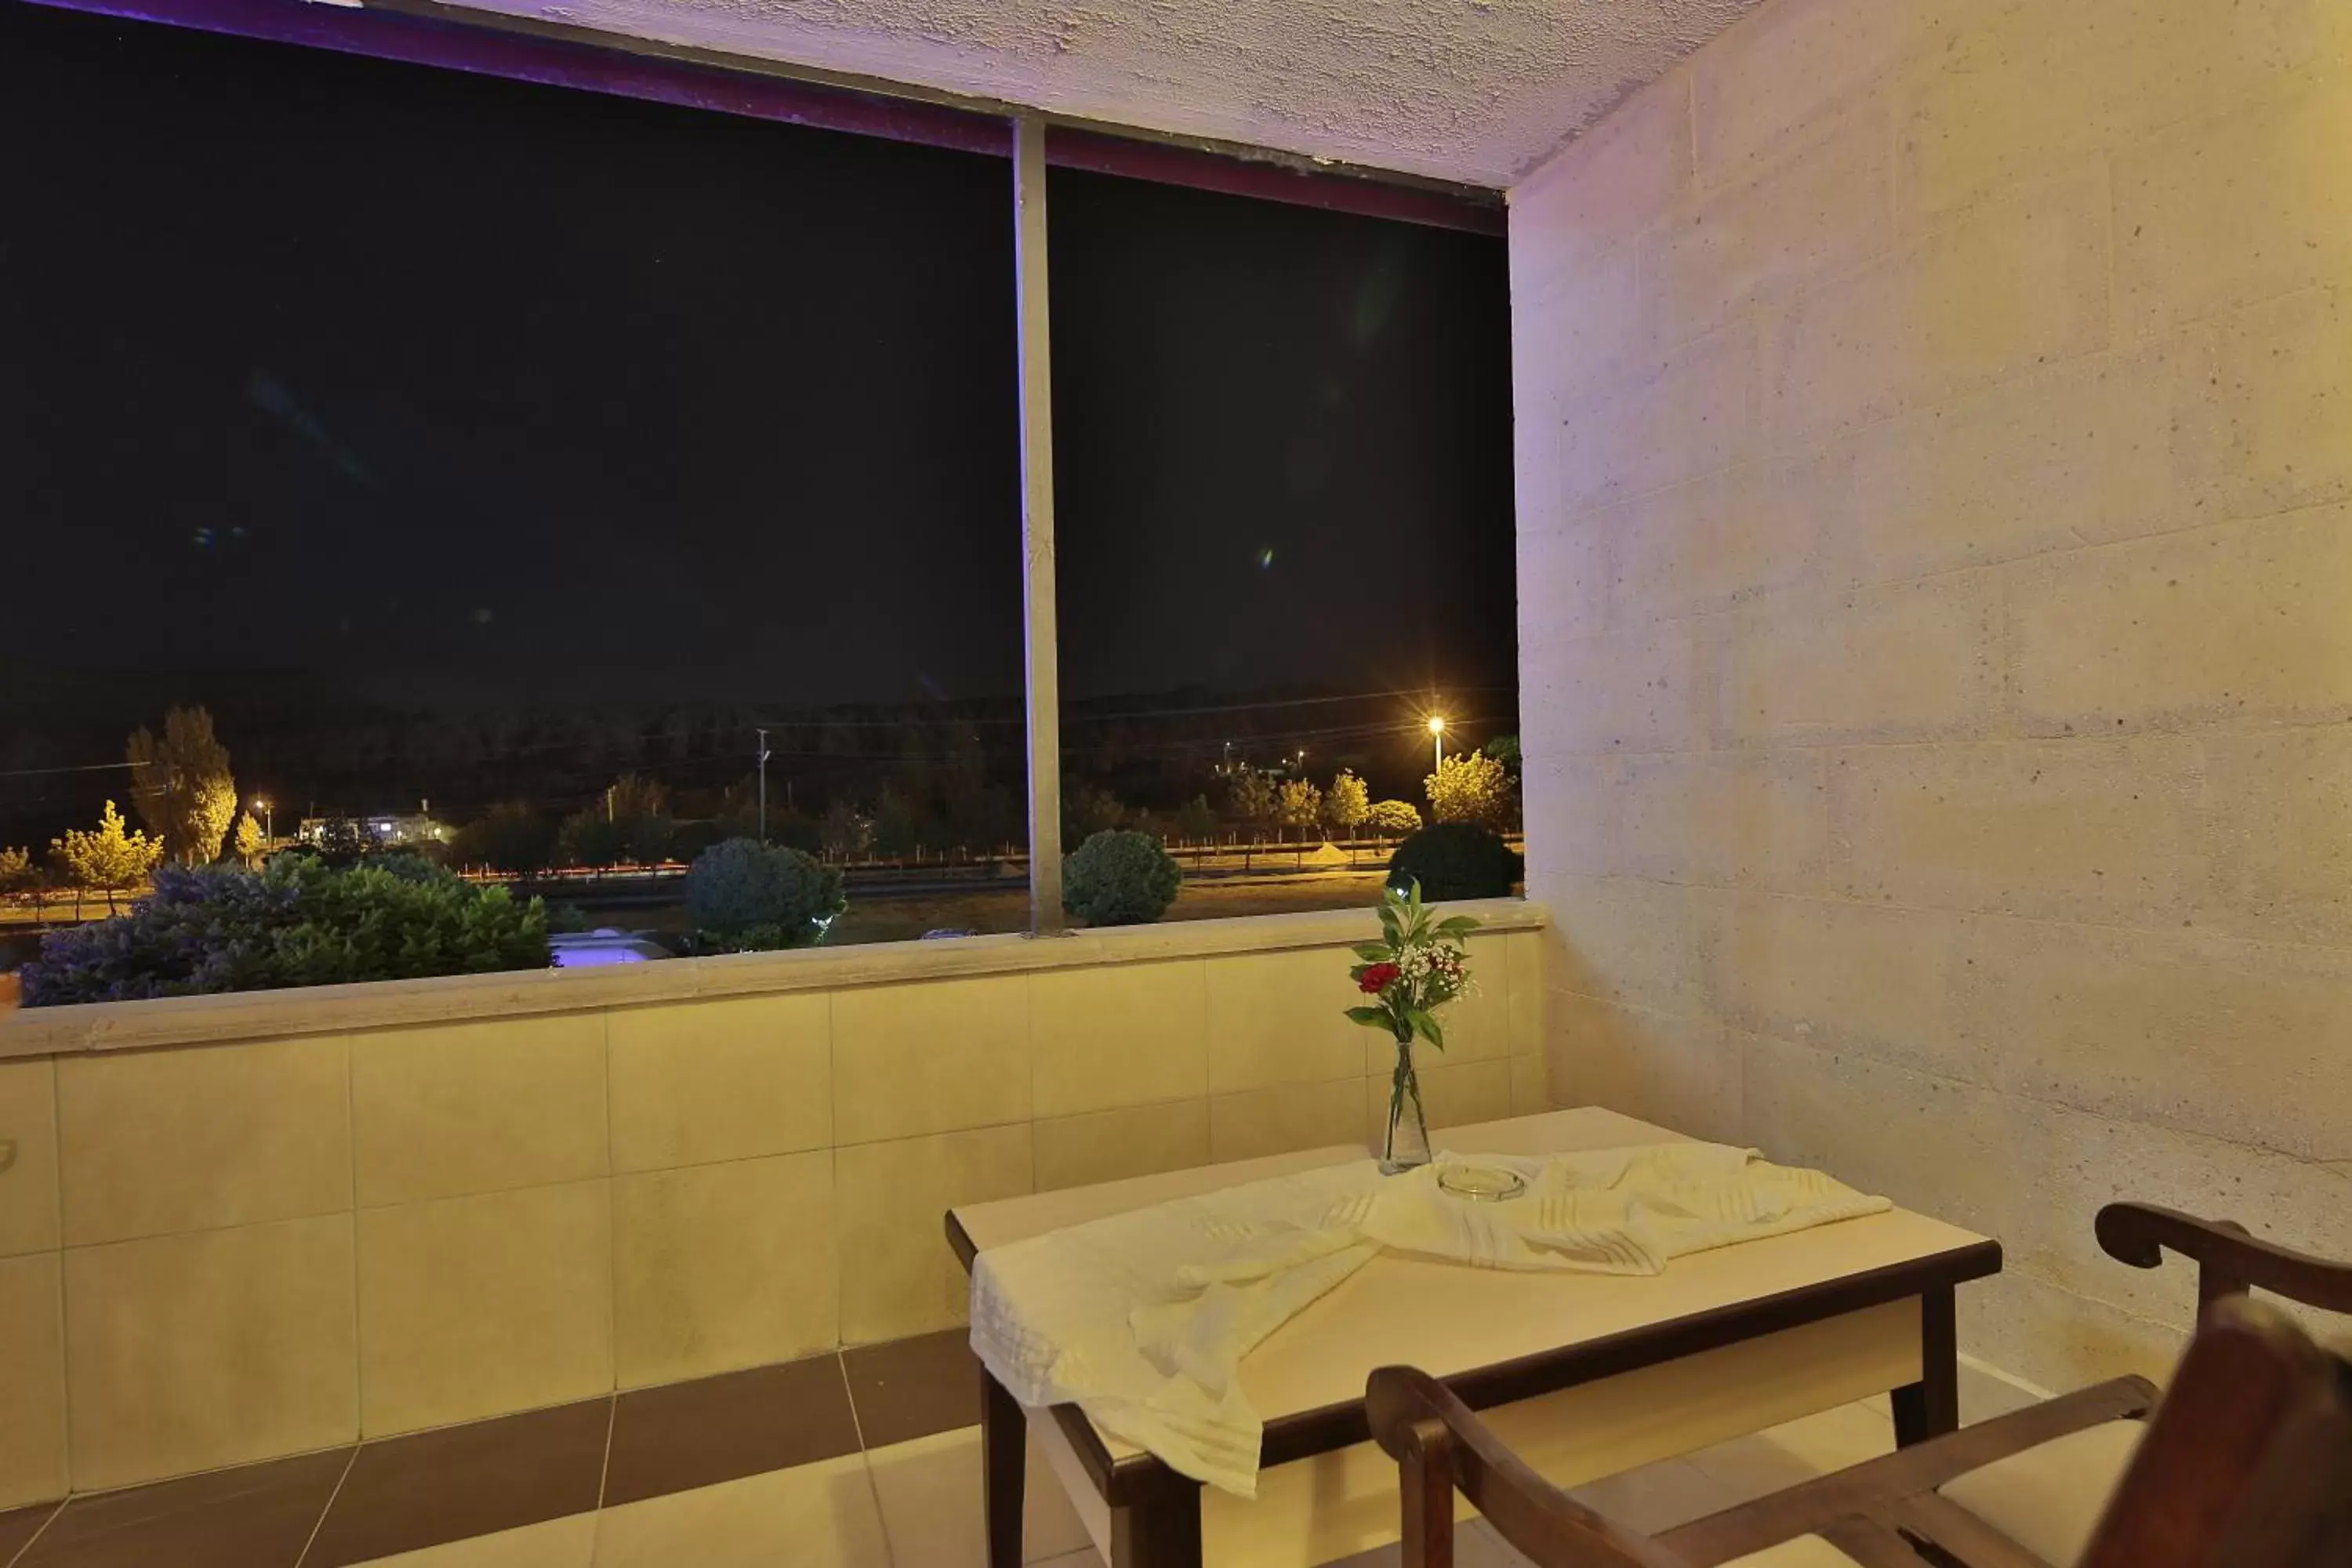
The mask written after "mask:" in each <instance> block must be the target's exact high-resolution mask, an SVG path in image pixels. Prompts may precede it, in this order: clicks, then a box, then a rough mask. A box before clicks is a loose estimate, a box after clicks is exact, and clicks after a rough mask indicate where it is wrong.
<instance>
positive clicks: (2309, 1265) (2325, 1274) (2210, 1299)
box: [2096, 1204, 2352, 1312]
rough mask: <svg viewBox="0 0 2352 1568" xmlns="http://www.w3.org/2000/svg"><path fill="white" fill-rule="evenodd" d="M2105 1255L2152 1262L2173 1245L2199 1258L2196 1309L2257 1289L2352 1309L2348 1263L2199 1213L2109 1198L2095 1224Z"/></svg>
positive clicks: (2331, 1307) (2132, 1262)
mask: <svg viewBox="0 0 2352 1568" xmlns="http://www.w3.org/2000/svg"><path fill="white" fill-rule="evenodd" d="M2096 1230H2097V1233H2098V1237H2099V1245H2100V1246H2101V1247H2104V1248H2105V1249H2106V1253H2107V1256H2108V1257H2110V1258H2115V1259H2116V1261H2117V1262H2119V1263H2128V1264H2130V1265H2131V1266H2132V1267H2133V1268H2155V1267H2156V1266H2157V1265H2158V1264H2159V1263H2161V1262H2163V1261H2164V1249H2165V1248H2167V1247H2169V1248H2171V1249H2172V1250H2173V1251H2175V1252H2178V1253H2179V1254H2180V1255H2181V1256H2182V1257H2184V1258H2193V1259H2195V1260H2196V1262H2197V1266H2198V1274H2197V1301H2198V1305H2199V1307H2200V1309H2202V1308H2207V1307H2210V1306H2211V1305H2212V1304H2213V1303H2214V1302H2216V1301H2218V1300H2221V1299H2223V1298H2224V1297H2229V1296H2240V1295H2243V1294H2244V1293H2245V1292H2246V1291H2247V1290H2248V1289H2254V1288H2259V1289H2264V1290H2268V1291H2270V1292H2272V1293H2273V1295H2278V1296H2284V1297H2285V1298H2286V1299H2287V1300H2291V1301H2300V1302H2302V1303H2303V1304H2304V1305H2305V1306H2307V1307H2318V1308H2321V1309H2323V1310H2326V1311H2331V1312H2352V1264H2347V1263H2336V1262H2333V1261H2331V1260H2329V1259H2327V1258H2315V1257H2313V1256H2312V1255H2311V1254H2309V1253H2305V1252H2297V1251H2294V1249H2293V1248H2291V1247H2280V1246H2278V1245H2277V1244H2276V1243H2273V1242H2268V1241H2264V1240H2263V1239H2262V1238H2261V1237H2257V1236H2254V1235H2253V1234H2252V1233H2251V1232H2250V1231H2248V1230H2247V1229H2246V1227H2245V1226H2242V1225H2239V1224H2236V1223H2235V1222H2233V1221H2231V1220H2209V1219H2199V1218H2198V1217H2197V1216H2196V1215H2186V1214H2182V1213H2180V1212H2179V1211H2178V1210H2176V1209H2166V1208H2157V1207H2155V1206H2154V1205H2148V1204H2109V1205H2107V1206H2106V1207H2105V1208H2103V1209H2101V1210H2100V1211H2099V1217H2098V1220H2097V1222H2096Z"/></svg>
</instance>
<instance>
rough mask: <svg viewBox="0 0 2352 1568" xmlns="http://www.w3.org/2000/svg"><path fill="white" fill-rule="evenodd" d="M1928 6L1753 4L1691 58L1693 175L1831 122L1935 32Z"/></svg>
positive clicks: (1751, 159) (1710, 178)
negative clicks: (1735, 22)
mask: <svg viewBox="0 0 2352 1568" xmlns="http://www.w3.org/2000/svg"><path fill="white" fill-rule="evenodd" d="M1932 11H1933V8H1932V7H1929V6H1927V5H1917V4H1911V3H1907V0H1894V3H1891V4H1882V5H1855V4H1853V0H1778V3H1777V4H1773V5H1759V6H1757V7H1756V8H1755V9H1754V10H1752V11H1750V12H1749V13H1748V15H1747V16H1746V17H1744V18H1743V19H1742V20H1741V21H1740V22H1739V23H1738V25H1737V26H1734V27H1732V28H1731V29H1730V30H1729V31H1727V32H1726V33H1725V34H1724V35H1723V36H1722V37H1720V38H1718V39H1717V40H1716V42H1714V43H1713V44H1711V45H1709V46H1708V47H1706V48H1705V49H1703V50H1701V51H1700V52H1699V53H1698V55H1697V56H1696V58H1694V59H1693V60H1692V62H1691V67H1692V71H1691V74H1692V91H1693V96H1694V98H1695V100H1696V105H1695V112H1694V115H1693V119H1694V121H1696V142H1697V149H1696V154H1697V163H1698V169H1699V178H1700V179H1701V181H1702V182H1703V183H1705V184H1709V185H1713V184H1717V183H1719V182H1721V181H1722V180H1724V179H1726V178H1728V177H1731V176H1733V175H1736V174H1738V173H1739V172H1740V171H1741V169H1742V167H1743V166H1745V165H1749V164H1752V163H1755V162H1756V161H1758V160H1759V156H1761V155H1764V154H1768V153H1771V152H1772V151H1774V150H1775V149H1777V148H1778V147H1779V146H1780V144H1781V143H1782V142H1784V141H1785V140H1786V139H1787V138H1788V137H1789V136H1790V132H1797V133H1798V134H1799V135H1800V136H1801V135H1802V133H1803V131H1804V129H1805V128H1809V127H1812V126H1818V125H1821V124H1822V123H1824V122H1826V121H1830V120H1831V119H1832V117H1833V116H1834V113H1835V111H1836V110H1837V109H1838V107H1839V106H1840V105H1842V104H1843V103H1846V102H1848V101H1850V100H1853V99H1854V98H1856V97H1857V96H1858V95H1860V94H1862V93H1864V91H1866V90H1867V89H1869V88H1870V87H1871V86H1872V85H1873V84H1874V83H1875V82H1876V81H1878V80H1879V79H1882V78H1884V77H1885V76H1886V75H1887V74H1888V73H1889V72H1890V71H1892V70H1893V69H1894V68H1895V67H1896V66H1897V65H1899V64H1900V63H1901V62H1902V61H1903V60H1904V59H1906V58H1909V57H1911V56H1915V55H1916V54H1918V53H1919V52H1920V51H1922V50H1923V49H1925V48H1927V47H1929V41H1930V40H1931V39H1933V38H1934V37H1936V28H1935V26H1934V22H1935V18H1934V16H1932Z"/></svg>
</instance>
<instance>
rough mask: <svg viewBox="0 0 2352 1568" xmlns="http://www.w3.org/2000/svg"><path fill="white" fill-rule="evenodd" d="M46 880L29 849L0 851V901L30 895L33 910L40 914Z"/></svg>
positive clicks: (46, 884)
mask: <svg viewBox="0 0 2352 1568" xmlns="http://www.w3.org/2000/svg"><path fill="white" fill-rule="evenodd" d="M47 886H48V879H47V877H45V876H43V875H42V874H41V868H40V867H39V866H38V865H37V864H36V863H35V861H34V859H33V852H32V851H31V850H29V849H0V899H5V898H11V897H19V896H23V895H26V894H30V895H31V897H32V900H33V910H34V913H35V914H36V915H37V914H38V913H39V912H40V908H41V894H42V892H43V891H44V890H45V889H47Z"/></svg>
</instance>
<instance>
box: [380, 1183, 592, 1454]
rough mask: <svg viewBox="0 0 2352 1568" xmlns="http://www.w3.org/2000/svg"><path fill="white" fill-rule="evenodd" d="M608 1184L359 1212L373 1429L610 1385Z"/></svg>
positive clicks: (441, 1420)
mask: <svg viewBox="0 0 2352 1568" xmlns="http://www.w3.org/2000/svg"><path fill="white" fill-rule="evenodd" d="M611 1185H612V1184H611V1183H610V1182H609V1181H604V1180H597V1181H590V1182H574V1183H571V1184H566V1185H562V1186H551V1187H530V1188H525V1189H523V1190H521V1191H518V1192H505V1193H491V1194H481V1195H478V1196H472V1197H463V1198H445V1199H441V1200H439V1201H436V1202H432V1203H422V1204H404V1205H400V1206H399V1207H396V1208H383V1209H363V1210H362V1211H361V1213H360V1215H359V1290H360V1310H359V1324H360V1390H361V1418H362V1428H363V1430H364V1431H365V1432H366V1434H367V1436H371V1437H378V1436H383V1435H384V1434H386V1433H389V1432H408V1431H414V1430H415V1429H416V1428H418V1427H422V1426H446V1425H449V1424H450V1423H452V1422H457V1421H471V1420H474V1419H476V1418H477V1417H478V1416H484V1415H499V1414H502V1413H504V1412H507V1411H513V1410H530V1409H535V1408H537V1407H539V1406H541V1405H561V1404H563V1403H564V1402H566V1401H568V1400H573V1399H585V1398H588V1397H590V1396H592V1395H594V1394H601V1393H604V1392H605V1391H606V1390H608V1389H610V1388H611V1387H612V1386H613V1228H612V1193H611Z"/></svg>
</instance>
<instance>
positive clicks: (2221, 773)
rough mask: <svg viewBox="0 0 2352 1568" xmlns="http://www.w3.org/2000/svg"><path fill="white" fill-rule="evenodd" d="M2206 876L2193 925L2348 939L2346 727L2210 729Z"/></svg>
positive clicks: (2349, 752)
mask: <svg viewBox="0 0 2352 1568" xmlns="http://www.w3.org/2000/svg"><path fill="white" fill-rule="evenodd" d="M2199 748H2200V751H2201V752H2202V753H2203V760H2204V773H2205V787H2206V798H2207V801H2208V802H2209V803H2210V805H2211V808H2212V816H2211V823H2212V828H2213V838H2212V842H2211V845H2210V848H2211V858H2210V874H2211V877H2212V882H2211V885H2210V888H2209V889H2207V890H2206V892H2205V894H2204V896H2203V898H2202V900H2200V903H2201V908H2200V913H2199V915H2198V919H2197V923H2198V924H2199V925H2200V926H2202V927H2204V928H2205V929H2206V930H2208V931H2222V932H2225V933H2227V934H2229V935H2232V936H2249V937H2270V938H2273V939H2277V940H2280V941H2288V942H2326V943H2328V944H2330V945H2333V946H2337V947H2342V946H2346V945H2352V729H2347V728H2346V727H2343V726H2331V727H2329V728H2326V729H2320V730H2300V729H2298V730H2270V729H2263V730H2255V731H2251V732H2247V733H2241V734H2209V735H2206V736H2204V737H2203V738H2202V739H2201V740H2200V743H2199Z"/></svg>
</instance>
